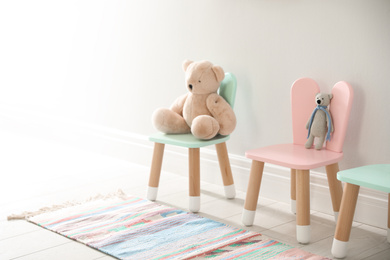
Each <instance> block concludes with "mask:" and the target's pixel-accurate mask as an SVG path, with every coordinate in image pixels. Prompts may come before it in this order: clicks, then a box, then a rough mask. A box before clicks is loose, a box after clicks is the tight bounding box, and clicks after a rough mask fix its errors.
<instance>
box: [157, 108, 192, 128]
mask: <svg viewBox="0 0 390 260" xmlns="http://www.w3.org/2000/svg"><path fill="white" fill-rule="evenodd" d="M153 125H154V127H155V128H156V129H157V130H159V131H161V132H163V133H166V134H186V133H189V132H191V129H190V127H189V126H188V125H187V123H186V121H185V120H184V118H183V117H182V116H181V115H179V114H178V113H176V112H173V111H172V110H170V109H168V108H160V109H157V110H156V111H155V112H154V113H153Z"/></svg>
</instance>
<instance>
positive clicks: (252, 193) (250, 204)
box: [242, 160, 264, 226]
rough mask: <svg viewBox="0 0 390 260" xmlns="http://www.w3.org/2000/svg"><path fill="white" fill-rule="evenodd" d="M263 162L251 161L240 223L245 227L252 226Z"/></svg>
mask: <svg viewBox="0 0 390 260" xmlns="http://www.w3.org/2000/svg"><path fill="white" fill-rule="evenodd" d="M263 169H264V162H259V161H255V160H253V161H252V166H251V172H250V176H249V184H248V190H247V192H246V199H245V205H244V211H243V213H242V223H243V224H244V225H245V226H252V225H253V221H254V219H255V212H256V207H257V201H258V199H259V193H260V185H261V179H262V177H263Z"/></svg>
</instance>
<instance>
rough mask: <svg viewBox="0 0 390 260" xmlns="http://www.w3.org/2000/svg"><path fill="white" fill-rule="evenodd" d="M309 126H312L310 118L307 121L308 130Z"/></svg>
mask: <svg viewBox="0 0 390 260" xmlns="http://www.w3.org/2000/svg"><path fill="white" fill-rule="evenodd" d="M309 125H310V117H309V120H307V123H306V129H309Z"/></svg>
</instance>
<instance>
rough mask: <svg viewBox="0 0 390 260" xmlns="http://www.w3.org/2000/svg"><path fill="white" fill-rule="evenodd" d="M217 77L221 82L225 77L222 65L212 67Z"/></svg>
mask: <svg viewBox="0 0 390 260" xmlns="http://www.w3.org/2000/svg"><path fill="white" fill-rule="evenodd" d="M211 69H212V70H213V71H214V73H215V76H216V77H217V80H218V82H221V81H222V80H223V79H224V78H225V72H224V71H223V69H222V68H221V67H220V66H217V65H214V66H212V67H211Z"/></svg>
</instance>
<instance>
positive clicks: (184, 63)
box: [183, 60, 193, 71]
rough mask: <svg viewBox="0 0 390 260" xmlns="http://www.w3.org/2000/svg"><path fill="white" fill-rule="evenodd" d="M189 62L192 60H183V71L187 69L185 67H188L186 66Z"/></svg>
mask: <svg viewBox="0 0 390 260" xmlns="http://www.w3.org/2000/svg"><path fill="white" fill-rule="evenodd" d="M191 63H193V61H192V60H185V61H184V62H183V70H184V71H187V68H188V66H190V64H191Z"/></svg>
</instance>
